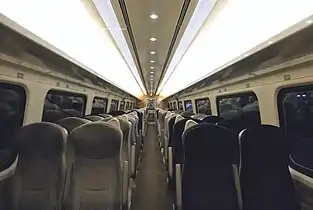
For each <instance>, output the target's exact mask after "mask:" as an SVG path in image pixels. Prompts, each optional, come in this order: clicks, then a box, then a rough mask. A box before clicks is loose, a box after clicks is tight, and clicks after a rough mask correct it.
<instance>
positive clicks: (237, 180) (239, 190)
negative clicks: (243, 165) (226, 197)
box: [232, 164, 242, 210]
mask: <svg viewBox="0 0 313 210" xmlns="http://www.w3.org/2000/svg"><path fill="white" fill-rule="evenodd" d="M232 166H233V175H234V181H235V186H236V191H237V199H238V205H239V209H240V210H242V195H241V188H240V179H239V171H238V168H237V165H235V164H233V165H232Z"/></svg>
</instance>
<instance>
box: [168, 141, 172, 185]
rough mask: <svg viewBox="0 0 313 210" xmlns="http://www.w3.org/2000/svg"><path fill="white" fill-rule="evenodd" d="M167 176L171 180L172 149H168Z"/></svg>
mask: <svg viewBox="0 0 313 210" xmlns="http://www.w3.org/2000/svg"><path fill="white" fill-rule="evenodd" d="M168 175H169V177H170V179H171V180H172V179H173V150H172V147H168Z"/></svg>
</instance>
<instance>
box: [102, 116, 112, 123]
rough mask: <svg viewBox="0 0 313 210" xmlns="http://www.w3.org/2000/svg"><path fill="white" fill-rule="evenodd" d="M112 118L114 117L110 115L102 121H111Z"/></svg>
mask: <svg viewBox="0 0 313 210" xmlns="http://www.w3.org/2000/svg"><path fill="white" fill-rule="evenodd" d="M112 119H113V117H112V116H110V117H105V118H103V119H102V120H101V121H103V122H108V121H110V120H112Z"/></svg>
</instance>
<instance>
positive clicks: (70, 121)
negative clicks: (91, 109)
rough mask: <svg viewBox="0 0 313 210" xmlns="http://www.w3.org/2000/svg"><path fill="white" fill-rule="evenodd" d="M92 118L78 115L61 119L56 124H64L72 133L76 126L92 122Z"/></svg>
mask: <svg viewBox="0 0 313 210" xmlns="http://www.w3.org/2000/svg"><path fill="white" fill-rule="evenodd" d="M90 122H91V121H90V120H86V119H82V118H78V117H67V118H64V119H61V120H58V121H57V122H56V124H58V125H60V126H62V127H63V128H65V129H66V130H67V132H68V133H70V132H71V131H72V130H74V129H75V128H76V127H78V126H81V125H83V124H86V123H90Z"/></svg>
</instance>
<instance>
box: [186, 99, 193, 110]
mask: <svg viewBox="0 0 313 210" xmlns="http://www.w3.org/2000/svg"><path fill="white" fill-rule="evenodd" d="M187 102H190V103H191V108H192V110H191V111H192V112H193V104H192V100H191V99H188V100H184V110H185V111H188V110H187V107H186V104H187Z"/></svg>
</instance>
